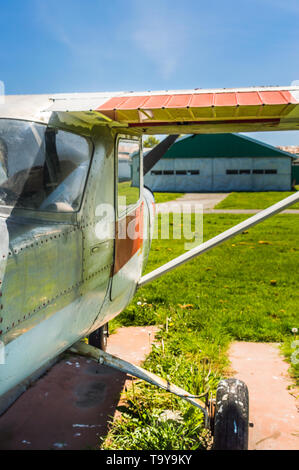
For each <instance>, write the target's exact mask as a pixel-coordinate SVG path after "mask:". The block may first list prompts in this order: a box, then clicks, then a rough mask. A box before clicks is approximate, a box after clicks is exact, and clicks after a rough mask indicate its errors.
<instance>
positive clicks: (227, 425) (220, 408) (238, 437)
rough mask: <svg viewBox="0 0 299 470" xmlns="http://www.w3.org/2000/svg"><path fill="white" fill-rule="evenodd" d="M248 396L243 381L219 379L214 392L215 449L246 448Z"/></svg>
mask: <svg viewBox="0 0 299 470" xmlns="http://www.w3.org/2000/svg"><path fill="white" fill-rule="evenodd" d="M248 428H249V398H248V389H247V386H246V385H245V383H244V382H241V380H237V379H226V380H221V382H220V383H219V385H218V388H217V394H216V410H215V419H214V445H213V448H214V449H215V450H247V449H248Z"/></svg>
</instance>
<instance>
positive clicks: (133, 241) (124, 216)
mask: <svg viewBox="0 0 299 470" xmlns="http://www.w3.org/2000/svg"><path fill="white" fill-rule="evenodd" d="M138 163H139V164H138ZM116 166H117V168H116V176H117V185H116V186H117V187H116V191H117V194H116V228H115V254H114V271H113V282H112V290H111V299H112V300H113V299H115V298H116V297H118V296H119V295H121V294H124V295H126V296H131V295H132V294H133V293H134V291H135V287H136V282H137V281H138V280H139V278H140V276H141V270H142V256H141V254H142V243H143V233H142V228H143V203H142V201H141V187H142V186H141V180H142V176H143V166H142V161H141V142H140V139H139V138H136V137H135V138H134V137H125V136H123V137H120V138H118V141H117V144H116ZM135 173H136V174H135Z"/></svg>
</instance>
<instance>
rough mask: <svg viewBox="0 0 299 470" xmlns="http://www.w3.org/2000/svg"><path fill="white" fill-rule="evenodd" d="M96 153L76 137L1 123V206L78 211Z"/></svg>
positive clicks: (19, 123)
mask: <svg viewBox="0 0 299 470" xmlns="http://www.w3.org/2000/svg"><path fill="white" fill-rule="evenodd" d="M91 152H92V149H91V144H90V143H89V142H88V140H87V139H85V138H84V137H82V136H79V135H77V134H73V133H71V132H66V131H62V130H58V129H52V128H49V127H46V126H44V125H42V124H37V123H33V122H28V121H17V120H12V119H0V206H13V207H16V208H23V209H33V210H40V211H50V212H74V211H77V210H78V209H79V207H80V204H81V199H82V195H83V190H84V186H85V182H86V177H87V173H88V168H89V164H90V159H91Z"/></svg>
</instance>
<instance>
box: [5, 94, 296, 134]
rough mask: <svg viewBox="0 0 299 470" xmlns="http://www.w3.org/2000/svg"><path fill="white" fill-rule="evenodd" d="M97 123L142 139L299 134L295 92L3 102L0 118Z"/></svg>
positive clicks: (91, 96) (41, 98)
mask: <svg viewBox="0 0 299 470" xmlns="http://www.w3.org/2000/svg"><path fill="white" fill-rule="evenodd" d="M53 112H57V113H63V114H64V119H67V117H66V115H68V116H69V120H70V121H71V122H72V121H74V123H75V124H76V125H80V123H85V124H87V125H91V126H92V125H93V124H95V123H99V122H102V123H103V124H109V125H110V126H111V127H124V128H128V127H129V128H134V129H135V130H137V131H139V132H140V133H144V134H200V133H223V132H252V131H282V130H299V86H297V87H296V86H290V87H260V88H257V87H253V88H235V89H212V90H203V89H195V90H173V91H154V92H150V91H148V92H109V93H108V92H103V93H69V94H56V95H33V96H29V95H27V96H6V97H5V103H4V104H0V117H11V116H14V117H15V116H19V117H22V118H26V119H29V118H30V117H31V116H32V119H33V118H35V119H37V116H40V119H42V120H44V121H47V119H48V118H47V116H48V115H49V116H51V115H52V113H53Z"/></svg>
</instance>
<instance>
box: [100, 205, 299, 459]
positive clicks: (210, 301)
mask: <svg viewBox="0 0 299 470" xmlns="http://www.w3.org/2000/svg"><path fill="white" fill-rule="evenodd" d="M245 218H246V216H243V215H235V214H233V215H231V214H209V215H205V216H204V239H205V240H206V239H209V238H211V237H212V236H215V235H216V234H218V233H220V232H222V231H224V230H226V229H227V228H229V227H231V226H232V225H234V224H236V223H238V222H240V221H242V220H244V219H245ZM298 230H299V217H298V216H297V215H277V216H275V217H274V218H272V219H270V220H268V221H265V222H264V223H262V224H260V225H258V226H256V227H254V228H252V229H250V230H249V231H248V232H246V233H243V234H241V235H238V236H237V237H236V238H234V239H232V240H230V241H228V242H226V243H225V244H223V245H222V246H219V247H217V248H215V249H213V250H212V251H210V252H208V253H206V254H204V255H203V256H201V257H200V258H197V259H195V260H193V261H192V262H189V263H187V264H186V265H184V266H182V267H180V268H179V269H177V270H175V271H173V272H171V273H169V274H167V275H166V276H164V277H162V278H161V279H159V280H156V281H155V282H153V283H152V284H149V285H148V286H145V287H144V288H142V289H141V290H140V291H138V293H137V295H136V296H135V298H134V300H133V302H132V303H131V305H130V306H129V307H128V308H127V309H126V310H125V311H124V312H123V313H122V314H121V315H120V316H119V317H118V318H117V319H116V320H115V324H114V326H117V325H152V324H157V325H161V330H160V333H159V335H158V339H159V342H158V343H157V345H156V346H155V347H154V349H153V351H152V353H151V354H150V356H149V357H148V359H147V360H146V363H145V367H146V368H147V369H149V370H152V371H153V372H155V373H157V374H159V375H160V376H163V377H164V378H168V379H169V380H171V381H172V382H174V383H175V384H177V385H180V386H182V387H183V388H185V389H186V390H188V391H189V392H191V393H194V394H196V395H198V394H202V393H204V392H205V391H206V390H207V389H208V390H209V391H210V393H213V394H214V393H215V390H216V386H217V383H218V381H219V379H220V378H221V377H222V376H225V375H227V374H229V368H228V365H229V364H228V359H227V348H228V346H229V344H230V342H231V341H233V340H246V341H266V342H268V341H275V342H283V345H284V352H285V354H286V356H287V357H288V358H289V357H290V355H291V353H292V352H293V350H292V349H291V342H292V341H293V340H294V339H296V338H295V337H294V335H293V333H292V332H291V330H292V328H294V327H298V304H299V293H298V280H299V275H298V260H299V247H298ZM183 245H184V240H170V241H167V240H154V242H153V246H152V251H151V255H150V258H149V263H148V267H147V271H151V270H152V269H154V268H156V267H158V266H159V265H161V264H163V263H165V262H167V261H169V260H170V259H172V258H174V257H175V256H178V255H179V254H181V253H183V251H184V246H183ZM297 339H299V338H298V336H297ZM207 362H209V364H210V365H209V366H207ZM209 367H210V372H209V374H208V369H209ZM292 373H293V375H294V376H297V378H298V366H296V368H295V367H293V369H292ZM165 409H167V410H172V411H173V412H175V413H177V416H178V419H177V421H166V422H164V421H163V419H162V418H161V412H162V411H163V410H165ZM121 411H122V418H121V419H120V420H117V421H115V422H114V424H113V426H112V427H111V430H110V432H109V434H108V436H107V438H106V440H105V441H104V442H103V443H102V444H101V445H102V448H105V449H126V450H128V449H149V450H152V449H155V450H159V449H161V450H165V449H173V450H175V449H182V450H188V449H201V448H207V446H208V442H209V441H208V439H207V436H206V435H205V432H204V430H203V421H202V415H201V413H200V412H199V411H198V410H196V409H195V408H193V407H192V406H189V405H188V404H186V403H185V402H184V401H183V400H180V399H177V398H175V397H173V396H170V394H167V393H166V392H164V391H160V390H157V389H156V388H155V387H152V386H149V385H147V384H144V383H142V382H138V381H137V382H136V383H135V385H134V387H133V388H132V389H130V390H129V391H128V392H127V405H126V406H125V407H123V408H122V410H121ZM181 419H182V422H181Z"/></svg>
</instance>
